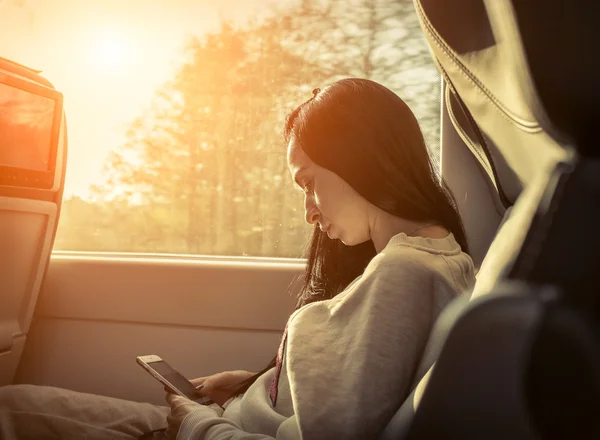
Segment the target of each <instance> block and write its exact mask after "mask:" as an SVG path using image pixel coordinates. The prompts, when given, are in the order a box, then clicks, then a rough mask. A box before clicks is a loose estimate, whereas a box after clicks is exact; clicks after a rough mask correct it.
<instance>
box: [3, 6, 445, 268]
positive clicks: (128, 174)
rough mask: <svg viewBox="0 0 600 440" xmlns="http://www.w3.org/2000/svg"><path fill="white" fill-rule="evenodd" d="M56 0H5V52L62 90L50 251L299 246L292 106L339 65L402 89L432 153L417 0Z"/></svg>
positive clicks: (302, 234)
mask: <svg viewBox="0 0 600 440" xmlns="http://www.w3.org/2000/svg"><path fill="white" fill-rule="evenodd" d="M51 3H52V5H50V2H48V1H47V0H0V56H4V57H6V58H10V59H13V60H15V61H17V62H20V63H23V64H26V65H29V66H31V67H34V68H38V69H41V70H43V71H44V75H45V76H46V77H47V78H48V79H50V80H51V81H52V82H53V83H54V84H55V86H56V87H57V88H58V89H59V90H61V91H62V92H63V93H64V95H65V111H66V113H67V120H68V131H69V159H68V168H67V180H66V188H65V194H64V201H63V207H62V214H61V220H60V225H59V229H58V234H57V237H56V243H55V249H56V250H73V251H103V252H148V253H171V254H205V255H231V256H242V255H244V256H268V257H300V256H301V255H302V253H303V250H304V247H305V243H306V240H307V237H308V234H309V232H310V228H309V227H308V225H306V224H305V223H304V208H303V198H302V197H303V196H302V193H301V192H299V191H297V190H296V189H295V188H294V186H293V184H292V182H291V179H290V177H289V175H288V171H287V166H286V160H285V148H286V145H285V144H284V141H283V138H282V129H283V121H284V119H285V116H286V115H287V113H288V112H289V111H291V110H292V109H293V108H294V107H295V106H296V105H298V104H299V103H301V102H303V101H305V100H306V99H308V98H309V97H310V96H311V90H312V89H313V88H315V87H322V86H324V85H326V84H328V83H330V82H332V81H334V80H336V79H339V78H343V77H348V76H355V77H364V78H371V79H373V80H376V81H378V82H381V83H382V84H384V85H386V86H388V87H390V88H391V89H392V90H394V91H395V92H396V93H398V94H399V95H400V96H401V97H402V98H403V99H404V100H406V101H407V102H408V103H409V105H410V106H411V108H412V109H413V111H414V112H415V113H416V115H417V117H418V118H419V120H420V122H421V126H422V129H423V131H424V133H425V135H426V138H427V140H428V144H429V147H430V150H431V153H432V155H433V156H434V159H437V156H438V153H437V151H438V143H439V137H438V135H439V110H440V109H439V102H440V98H439V75H438V74H437V71H436V69H435V67H434V65H433V62H432V60H431V58H430V55H429V51H428V49H427V46H426V44H425V41H424V38H423V36H422V34H421V30H420V28H419V25H418V21H417V17H416V14H415V11H414V6H413V2H412V0H352V1H348V0H321V1H308V0H277V1H267V0H244V1H239V0H218V1H216V0H204V1H201V0H177V1H174V0H125V1H124V0H97V1H92V0H53V1H52V2H51ZM17 42H18V44H17Z"/></svg>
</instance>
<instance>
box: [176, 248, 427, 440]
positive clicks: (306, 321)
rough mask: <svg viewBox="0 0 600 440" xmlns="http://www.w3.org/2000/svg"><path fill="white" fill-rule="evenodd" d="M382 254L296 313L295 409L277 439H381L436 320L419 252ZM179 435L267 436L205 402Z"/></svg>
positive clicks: (219, 438) (291, 349) (289, 354)
mask: <svg viewBox="0 0 600 440" xmlns="http://www.w3.org/2000/svg"><path fill="white" fill-rule="evenodd" d="M402 252H404V253H407V255H404V256H402V258H398V256H397V255H390V254H385V255H382V254H380V255H378V256H376V257H375V259H374V260H373V261H372V262H371V264H370V265H369V267H367V270H366V271H365V274H364V275H363V276H362V278H361V279H360V280H359V281H358V282H356V283H355V284H354V285H352V287H351V288H350V289H349V290H347V291H344V292H342V293H341V294H340V295H339V296H338V297H336V298H334V300H332V301H323V302H319V303H313V304H310V305H309V306H307V307H305V308H304V309H303V310H300V311H299V312H298V313H296V314H295V316H294V317H293V319H292V320H291V322H290V326H289V330H288V332H289V333H288V343H287V350H286V362H285V364H286V368H287V374H288V377H289V381H290V388H291V394H292V402H293V407H294V415H293V416H292V417H290V418H288V419H286V420H285V421H284V422H283V423H282V424H281V425H280V427H279V429H278V430H277V434H276V437H275V438H276V439H277V440H292V439H310V440H320V439H323V440H325V439H327V440H330V439H333V438H343V439H346V440H353V439H365V438H376V437H377V436H378V434H380V433H381V431H382V430H383V429H384V428H385V426H386V424H387V422H388V421H389V420H390V418H391V417H392V415H393V414H394V412H395V411H396V410H397V409H398V408H399V407H400V405H401V404H402V402H403V400H404V399H405V397H406V395H407V394H408V391H409V386H410V384H411V382H412V379H413V376H414V372H415V369H416V367H417V364H418V361H419V359H420V357H421V355H422V352H423V349H424V346H425V343H426V340H427V337H428V335H429V331H430V326H431V324H432V312H431V311H432V306H433V297H434V295H433V285H434V282H433V277H432V273H431V269H428V268H427V266H426V265H423V264H422V262H421V261H419V254H421V252H418V251H415V250H412V249H407V250H404V251H402ZM177 438H178V439H179V440H187V439H210V440H233V439H237V440H259V439H260V440H264V439H273V437H269V436H266V435H261V434H250V433H246V432H243V431H242V429H241V428H240V427H239V426H238V425H236V424H235V423H234V422H232V421H229V420H227V419H224V418H221V417H218V416H217V415H216V414H215V413H214V411H212V410H211V409H210V408H205V407H200V408H199V409H198V410H197V411H194V412H193V413H191V414H189V415H188V416H187V417H186V418H185V419H184V421H183V423H182V426H181V429H180V431H179V434H178V436H177Z"/></svg>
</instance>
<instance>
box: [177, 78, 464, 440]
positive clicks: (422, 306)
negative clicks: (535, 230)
mask: <svg viewBox="0 0 600 440" xmlns="http://www.w3.org/2000/svg"><path fill="white" fill-rule="evenodd" d="M285 138H286V140H287V142H288V151H287V158H288V165H289V169H290V173H291V176H292V178H293V179H294V181H295V182H296V184H297V185H298V186H299V187H300V188H301V189H302V190H303V191H304V193H305V212H306V221H307V222H309V223H311V224H313V225H315V229H314V233H313V236H312V240H311V243H310V248H309V252H308V265H307V268H306V273H305V278H304V285H303V287H302V290H301V294H300V298H299V301H298V307H297V310H296V312H295V313H294V314H292V316H291V317H290V319H289V321H288V325H287V327H286V332H285V333H284V336H283V339H282V343H281V347H280V349H279V353H278V356H277V357H276V359H275V360H274V361H273V362H272V363H271V364H270V365H269V366H268V367H267V368H266V369H265V370H263V371H261V372H260V373H258V374H254V375H252V373H248V372H243V371H238V372H229V373H225V374H221V375H216V376H214V377H211V378H207V379H206V380H205V381H204V384H205V388H206V389H205V390H204V392H205V393H206V394H209V395H211V396H213V398H215V399H216V400H217V401H219V400H220V401H222V400H223V399H224V398H226V397H227V391H228V389H229V390H231V389H232V388H235V384H236V383H238V384H239V382H240V379H242V380H243V379H245V382H243V383H241V384H239V385H238V386H239V389H238V390H234V392H233V393H231V394H230V395H231V397H233V400H232V399H230V400H229V401H228V402H226V409H225V412H224V413H222V414H221V413H220V412H216V411H215V410H214V409H212V408H210V407H203V406H201V405H197V404H194V403H190V402H189V401H187V400H186V399H184V398H179V397H176V396H174V395H168V396H167V400H168V401H169V403H170V404H171V409H172V412H171V415H170V417H169V430H168V431H167V433H168V436H169V437H171V438H175V437H176V438H178V439H192V438H193V439H204V438H206V439H230V438H236V439H238V438H240V439H242V438H248V439H250V438H252V439H259V438H261V439H262V438H265V439H266V438H277V439H300V438H304V439H311V440H312V439H335V438H340V439H342V438H343V439H366V438H377V436H378V434H379V433H380V432H381V431H382V430H383V428H384V427H385V426H386V424H387V422H388V421H389V420H390V418H391V417H392V415H393V414H394V412H395V411H396V410H397V409H398V408H399V407H400V405H401V404H402V402H403V401H404V399H405V398H406V397H407V395H408V394H409V392H410V391H411V389H412V387H413V386H414V385H415V384H416V382H417V381H418V380H419V379H420V377H416V373H417V368H418V365H419V361H420V358H421V355H422V353H423V349H424V347H425V343H426V341H427V337H428V335H429V331H430V329H431V326H432V324H433V322H434V321H435V319H436V317H437V316H438V314H439V313H440V311H441V309H442V308H443V307H444V306H445V305H446V304H447V303H448V302H449V301H450V300H451V299H452V298H454V297H455V296H456V295H457V294H459V293H461V292H463V291H466V290H468V289H469V288H471V287H472V285H473V283H474V273H473V263H472V261H471V258H470V257H469V256H468V254H467V252H468V247H467V242H466V238H465V233H464V230H463V227H462V222H461V219H460V216H459V214H458V212H457V210H456V207H455V204H454V201H453V198H452V196H451V194H450V192H449V191H448V189H447V188H446V186H445V185H444V184H443V183H441V182H440V180H439V179H438V177H437V176H436V174H435V172H434V171H433V168H432V165H431V162H430V160H429V155H428V153H427V148H426V146H425V142H424V140H423V135H422V133H421V131H420V129H419V126H418V124H417V121H416V119H415V117H414V115H413V114H412V112H411V111H410V109H409V108H408V106H407V105H406V104H405V103H404V102H403V101H402V100H401V99H400V98H399V97H398V96H396V95H395V94H394V93H393V92H391V91H390V90H388V89H387V88H385V87H383V86H381V85H380V84H377V83H375V82H372V81H368V80H362V79H345V80H341V81H338V82H336V83H334V84H332V85H330V86H328V87H327V88H325V89H324V90H322V91H319V90H315V92H314V97H313V98H311V99H310V100H309V101H307V102H306V103H304V104H302V105H301V106H300V107H298V108H297V109H296V110H295V111H294V112H292V114H291V115H290V116H289V118H288V120H287V122H286V126H285ZM215 382H221V387H215ZM219 388H220V390H219ZM209 389H210V390H212V391H209ZM219 391H220V393H219ZM177 433H178V434H177ZM250 433H254V434H250Z"/></svg>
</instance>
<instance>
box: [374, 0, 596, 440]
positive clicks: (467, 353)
mask: <svg viewBox="0 0 600 440" xmlns="http://www.w3.org/2000/svg"><path fill="white" fill-rule="evenodd" d="M415 5H416V7H417V11H418V13H419V16H420V19H421V24H422V27H423V30H424V31H425V34H426V37H427V38H428V40H429V43H430V46H431V49H432V53H433V55H434V57H435V58H436V61H437V63H438V66H439V68H440V71H441V72H442V74H443V75H444V76H445V78H446V80H447V81H448V84H449V86H450V88H451V90H452V91H453V92H454V95H455V98H456V101H457V104H458V106H459V107H460V108H462V110H463V112H464V114H466V116H467V117H466V118H464V119H463V121H461V120H459V119H458V118H455V120H453V121H452V122H453V123H454V124H455V125H457V126H458V127H457V131H459V132H460V131H461V130H463V131H465V132H466V131H468V129H469V128H470V129H471V133H470V134H471V136H473V140H474V142H473V143H472V144H468V143H467V145H468V146H469V148H470V150H471V152H472V154H473V156H474V157H475V158H476V159H477V161H478V162H479V163H480V166H481V168H482V169H483V170H485V171H486V172H487V174H488V176H489V177H490V180H491V181H494V182H495V184H496V188H497V189H498V192H499V198H500V199H501V201H502V203H503V204H504V205H505V206H506V204H507V203H508V204H512V203H513V202H515V201H516V204H515V205H514V207H513V208H512V209H511V212H510V215H509V216H508V218H507V221H506V222H505V223H504V224H503V225H502V227H501V229H500V231H499V233H498V235H497V236H496V238H495V239H494V241H493V243H492V246H491V247H490V249H489V251H488V252H487V254H486V256H485V258H484V260H483V264H482V266H481V270H480V272H479V274H478V280H477V283H476V286H475V290H474V292H473V294H472V296H471V301H470V302H468V303H465V302H464V301H457V302H455V303H454V304H452V305H451V306H450V307H449V308H448V310H447V311H446V312H444V313H443V315H442V316H441V317H440V319H439V321H438V323H437V324H436V327H435V329H434V332H433V333H432V337H431V340H430V344H429V347H428V352H427V355H428V356H429V358H433V359H436V363H435V365H434V367H433V368H432V369H431V370H430V371H428V373H427V375H426V376H425V378H424V379H423V380H422V381H421V382H420V383H419V384H418V385H417V388H416V389H415V392H414V393H413V394H412V395H411V396H410V398H409V399H408V400H407V402H405V404H404V405H403V406H402V408H401V409H400V411H399V412H398V414H396V417H395V418H394V419H393V420H392V423H390V425H389V426H388V428H387V429H386V430H385V431H384V435H383V436H382V438H385V439H391V438H409V439H412V438H415V439H421V438H460V439H469V438H487V439H496V438H497V439H504V438H511V439H532V438H548V437H552V438H580V437H584V436H585V437H586V438H600V422H599V421H598V418H597V410H598V408H599V407H600V340H599V339H598V335H599V334H600V297H599V295H598V294H597V287H596V283H597V273H598V264H597V261H598V259H597V255H596V253H597V251H596V249H597V247H598V246H599V245H600V237H598V234H597V231H596V229H597V227H596V226H595V225H597V224H599V223H600V206H598V204H597V200H598V199H600V162H598V160H597V157H598V155H599V154H600V149H599V148H598V147H596V146H595V144H596V143H595V140H594V137H593V135H592V130H591V127H593V124H594V122H592V121H595V120H597V117H598V116H599V115H600V108H599V107H598V100H599V99H600V96H598V93H599V91H600V87H598V86H597V85H596V82H597V78H598V74H599V73H600V71H599V70H600V69H598V65H599V63H598V57H593V56H592V55H591V54H588V53H586V52H584V51H586V50H587V49H589V42H590V41H593V38H592V37H593V36H594V34H595V32H594V31H595V26H597V23H598V22H599V21H600V14H599V9H600V8H599V7H598V5H596V4H592V2H586V3H583V2H562V1H550V0H545V1H535V0H530V1H527V2H516V1H510V0H488V1H485V2H484V1H477V0H467V1H462V2H446V1H444V0H415ZM457 23H460V25H457ZM559 28H560V29H561V31H560V32H556V29H559ZM548 43H554V44H555V45H556V46H552V45H550V46H549V44H548ZM549 47H552V50H550V49H549ZM555 48H556V49H557V50H554V49H555ZM563 54H564V55H565V59H567V60H569V63H568V68H566V67H565V66H563V65H562V63H557V60H558V61H560V60H561V58H560V57H561V56H562V55H563ZM557 55H558V56H557ZM558 64H560V66H559V67H557V65H558ZM563 67H564V68H563ZM559 68H560V71H558V72H557V70H558V69H559ZM557 91H558V92H557ZM469 119H470V120H469ZM465 121H467V123H468V125H470V126H471V127H467V128H466V129H465V127H464V126H463V124H465Z"/></svg>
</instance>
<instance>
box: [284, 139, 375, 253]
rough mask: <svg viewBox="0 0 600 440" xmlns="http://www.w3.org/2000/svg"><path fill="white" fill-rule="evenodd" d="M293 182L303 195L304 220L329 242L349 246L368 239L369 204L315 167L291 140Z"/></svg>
mask: <svg viewBox="0 0 600 440" xmlns="http://www.w3.org/2000/svg"><path fill="white" fill-rule="evenodd" d="M287 159H288V167H289V169H290V173H291V175H292V179H293V180H294V181H295V182H296V184H297V185H298V186H299V187H300V188H301V189H302V191H304V210H305V216H306V217H305V218H306V221H307V222H308V223H310V224H311V225H314V224H318V225H319V227H320V228H321V230H322V231H323V232H327V235H328V236H329V238H332V239H339V240H341V241H342V242H343V243H344V244H346V245H348V246H353V245H357V244H360V243H364V242H365V241H368V240H370V239H371V235H370V227H369V212H370V208H371V206H370V204H369V202H368V201H367V200H366V199H364V198H363V197H361V196H360V195H359V194H358V193H357V192H356V191H354V189H353V188H352V187H351V186H350V185H348V184H347V183H346V182H345V181H344V180H343V179H342V178H341V177H339V176H338V175H337V174H335V173H333V172H331V171H329V170H328V169H325V168H322V167H320V166H319V165H317V164H316V163H314V162H313V161H312V160H310V158H309V157H308V156H307V155H306V154H305V153H304V151H302V149H301V148H300V146H299V145H298V144H297V142H296V141H295V140H294V139H293V138H292V140H291V141H290V144H289V145H288V154H287Z"/></svg>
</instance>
